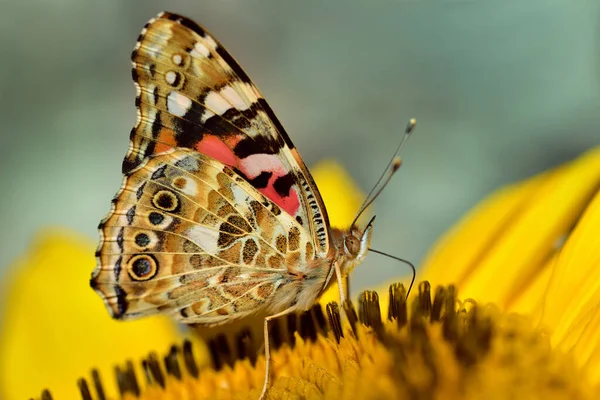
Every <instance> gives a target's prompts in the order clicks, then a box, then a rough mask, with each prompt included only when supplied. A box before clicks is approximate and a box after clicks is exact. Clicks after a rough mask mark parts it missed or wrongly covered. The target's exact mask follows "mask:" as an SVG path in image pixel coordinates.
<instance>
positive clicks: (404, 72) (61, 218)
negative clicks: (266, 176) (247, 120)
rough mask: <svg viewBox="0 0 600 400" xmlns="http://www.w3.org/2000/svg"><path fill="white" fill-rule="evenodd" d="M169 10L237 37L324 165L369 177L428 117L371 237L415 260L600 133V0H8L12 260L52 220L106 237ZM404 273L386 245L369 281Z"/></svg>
mask: <svg viewBox="0 0 600 400" xmlns="http://www.w3.org/2000/svg"><path fill="white" fill-rule="evenodd" d="M163 9H167V10H169V11H173V12H177V13H180V14H184V15H186V16H188V17H190V18H192V19H194V20H196V21H197V22H199V23H200V24H202V25H204V26H206V27H207V28H208V29H209V30H210V31H211V32H212V33H213V34H214V35H215V36H216V37H217V38H218V39H219V40H220V41H221V42H222V43H223V44H224V45H225V46H226V47H227V48H228V49H229V51H230V52H231V53H232V54H233V55H234V57H236V58H237V59H238V61H239V62H240V64H241V65H242V66H243V67H244V68H245V69H246V71H247V72H248V74H249V75H250V76H251V77H252V78H253V79H254V81H255V82H256V84H257V85H258V87H259V88H260V89H261V90H262V91H263V93H264V94H265V96H266V97H267V99H268V101H269V102H270V104H271V106H272V107H273V108H274V110H275V111H276V113H277V114H278V116H279V118H280V119H281V120H282V123H283V124H284V126H285V127H286V129H287V131H288V133H289V134H290V136H291V137H292V139H293V140H294V142H295V143H296V145H297V147H298V148H299V150H300V152H301V154H302V155H303V157H304V159H305V161H306V163H307V164H308V165H309V166H311V165H314V164H315V163H317V162H318V161H319V160H321V159H324V158H334V159H336V160H337V161H339V162H340V163H341V164H342V165H343V166H344V167H345V168H346V169H347V170H348V171H349V173H350V174H351V175H352V176H353V177H354V178H355V180H356V181H357V182H358V184H359V185H360V187H361V188H362V189H363V190H364V191H368V189H370V187H371V185H372V184H373V183H374V182H375V180H376V179H377V177H378V175H379V173H380V171H381V169H382V168H383V167H384V165H385V164H386V163H387V161H388V158H389V157H390V155H391V150H392V148H394V147H395V146H396V144H397V143H398V140H399V138H400V136H401V133H402V130H403V128H404V126H405V123H406V121H407V120H408V119H409V118H411V117H416V118H417V119H418V121H419V126H418V128H417V131H416V134H415V136H414V137H413V138H412V140H411V142H410V143H409V146H408V148H407V151H405V153H404V165H403V168H402V171H401V173H400V174H399V175H398V176H397V177H396V178H395V179H394V180H393V182H392V183H391V184H390V185H389V188H388V189H387V190H386V191H385V193H384V195H383V196H381V197H380V199H379V200H378V201H377V203H376V207H375V211H376V213H377V214H378V216H379V218H378V220H377V225H376V228H375V232H374V237H373V247H375V248H377V249H380V250H383V251H388V252H391V253H393V254H395V255H398V256H401V257H404V258H408V259H410V260H413V261H414V262H416V263H418V262H419V260H421V258H422V257H423V255H424V254H425V251H426V250H427V248H428V247H429V246H430V245H431V244H432V243H433V242H434V240H435V239H436V238H437V237H438V236H439V235H440V234H441V233H442V232H444V231H445V230H446V229H447V228H448V227H450V226H451V225H452V223H454V222H455V221H456V220H457V219H458V218H459V217H460V216H461V215H462V214H464V213H465V212H466V211H467V210H468V209H469V208H470V207H472V206H473V205H474V204H476V202H477V201H479V200H480V199H481V198H482V197H483V196H484V195H486V194H488V193H490V192H491V191H492V190H494V189H495V188H497V187H499V186H501V185H504V184H507V183H511V182H514V181H517V180H519V179H522V178H525V177H527V176H530V175H531V174H534V173H537V172H539V171H542V170H544V169H547V168H549V167H552V166H555V165H557V164H559V163H561V162H564V161H566V160H569V159H571V158H573V157H575V156H576V155H578V154H580V153H582V152H583V151H585V150H586V149H588V148H590V147H592V146H595V145H598V144H600V133H599V128H600V115H599V114H600V113H599V110H600V107H599V106H600V94H599V93H600V92H599V90H598V89H599V71H600V58H599V40H598V37H599V33H600V30H599V27H600V25H599V16H600V14H599V11H600V3H599V2H598V1H592V0H590V1H585V0H560V1H559V0H497V1H484V0H474V1H439V0H430V1H418V0H414V1H400V0H398V1H391V0H390V1H381V2H378V1H348V0H335V1H334V0H328V1H312V0H310V1H306V0H305V1H296V2H281V1H279V0H269V1H266V0H263V1H250V0H237V1H235V0H223V1H211V2H209V1H169V2H166V1H148V0H144V1H117V0H101V1H78V2H76V1H62V0H53V1H17V0H11V1H6V0H4V1H1V0H0V52H1V54H2V58H1V62H0V68H1V71H2V73H1V74H0V119H1V121H2V130H1V135H2V145H1V146H0V171H1V174H0V188H1V189H0V190H1V193H2V196H0V221H1V225H2V229H0V276H3V275H5V273H6V271H7V268H8V265H9V264H10V262H11V261H12V260H14V259H15V257H17V256H18V255H19V254H21V253H22V252H23V251H24V250H25V249H26V247H27V245H28V243H29V241H30V239H31V238H32V235H34V234H35V233H36V232H37V231H38V230H39V229H40V228H42V227H46V226H56V225H59V226H66V227H71V228H73V229H75V230H77V231H80V232H82V233H83V234H85V235H88V236H90V237H94V238H95V237H96V235H97V234H96V226H97V224H98V222H99V221H100V219H101V218H102V217H103V216H104V215H105V213H106V212H107V211H108V209H109V201H110V199H111V198H112V196H113V194H114V193H115V192H116V190H117V189H118V187H119V185H120V182H121V173H120V167H121V160H122V158H123V155H124V154H125V151H126V149H127V144H128V136H129V131H130V129H131V126H132V124H133V122H134V119H135V111H134V105H133V102H134V88H133V84H132V83H131V80H130V79H131V78H130V76H131V74H130V61H129V56H130V53H131V51H132V49H133V45H134V43H135V40H136V37H137V35H138V33H139V31H140V29H141V27H142V26H143V25H144V23H145V22H146V21H147V20H148V19H149V18H151V17H153V16H154V15H155V14H156V13H158V12H159V11H161V10H163ZM90 272H91V271H90ZM407 273H408V271H407V270H406V268H405V267H404V266H399V265H396V264H394V263H392V262H390V261H388V260H386V259H384V258H381V257H379V256H376V255H371V256H370V257H369V258H368V260H367V262H366V263H365V265H363V266H361V267H360V268H358V269H357V270H356V271H355V275H354V280H353V282H354V288H355V289H357V288H364V287H367V286H373V285H375V284H377V283H379V282H381V281H383V280H385V279H389V278H390V277H392V276H398V275H404V274H407ZM83 284H87V283H86V282H83Z"/></svg>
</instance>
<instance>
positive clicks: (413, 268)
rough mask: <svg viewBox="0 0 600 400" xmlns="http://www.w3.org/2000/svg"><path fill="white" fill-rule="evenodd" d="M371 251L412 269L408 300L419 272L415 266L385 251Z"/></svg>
mask: <svg viewBox="0 0 600 400" xmlns="http://www.w3.org/2000/svg"><path fill="white" fill-rule="evenodd" d="M369 251H372V252H373V253H377V254H381V255H382V256H386V257H389V258H392V259H394V260H396V261H399V262H401V263H403V264H406V265H408V266H409V267H410V269H412V279H411V281H410V286H409V287H408V292H406V298H407V299H408V295H409V294H410V290H411V289H412V287H413V284H414V283H415V279H416V277H417V270H416V268H415V266H414V265H413V263H411V262H410V261H408V260H405V259H404V258H400V257H396V256H393V255H391V254H388V253H384V252H383V251H379V250H375V249H371V248H369Z"/></svg>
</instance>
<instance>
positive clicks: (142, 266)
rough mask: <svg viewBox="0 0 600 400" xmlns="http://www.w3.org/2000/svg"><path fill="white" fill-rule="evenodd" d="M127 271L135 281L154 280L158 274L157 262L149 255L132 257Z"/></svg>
mask: <svg viewBox="0 0 600 400" xmlns="http://www.w3.org/2000/svg"><path fill="white" fill-rule="evenodd" d="M136 239H137V238H136ZM127 269H128V271H129V276H130V277H131V279H133V280H135V281H147V280H148V279H152V278H153V277H154V276H155V275H156V273H157V272H158V266H157V263H156V260H155V259H154V258H152V257H151V256H150V255H148V254H140V255H137V256H134V257H132V258H131V260H129V263H128V268H127Z"/></svg>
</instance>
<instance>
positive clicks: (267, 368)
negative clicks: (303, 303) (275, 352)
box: [259, 308, 296, 400]
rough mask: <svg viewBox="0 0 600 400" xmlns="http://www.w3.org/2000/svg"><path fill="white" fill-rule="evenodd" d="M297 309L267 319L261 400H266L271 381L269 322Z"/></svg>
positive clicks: (290, 309) (289, 309)
mask: <svg viewBox="0 0 600 400" xmlns="http://www.w3.org/2000/svg"><path fill="white" fill-rule="evenodd" d="M295 310H296V309H295V308H288V309H287V310H284V311H282V312H280V313H277V314H275V315H269V316H268V317H265V329H264V340H265V382H264V384H263V388H262V392H261V394H260V397H259V400H264V399H265V398H266V395H267V389H268V388H269V383H270V380H271V344H270V342H269V322H270V321H271V320H273V319H276V318H279V317H283V316H284V315H287V314H290V313H292V312H294V311H295Z"/></svg>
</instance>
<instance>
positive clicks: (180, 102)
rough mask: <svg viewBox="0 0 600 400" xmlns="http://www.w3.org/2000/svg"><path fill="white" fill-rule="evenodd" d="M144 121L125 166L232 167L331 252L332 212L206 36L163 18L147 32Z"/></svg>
mask: <svg viewBox="0 0 600 400" xmlns="http://www.w3.org/2000/svg"><path fill="white" fill-rule="evenodd" d="M132 61H133V72H132V73H133V79H134V82H135V84H136V90H137V99H136V105H137V107H138V118H137V122H136V126H135V127H134V129H133V130H132V133H131V141H130V147H129V151H128V153H127V156H126V157H125V161H124V163H123V171H124V172H128V171H131V170H132V169H134V168H136V167H137V166H138V165H140V164H141V163H142V162H143V160H144V159H145V158H146V157H147V156H149V155H152V154H157V153H161V152H163V151H166V150H168V149H170V148H174V147H185V148H190V149H194V150H196V151H198V152H200V153H202V154H205V155H208V156H210V157H212V158H214V159H216V160H219V161H220V162H222V163H223V164H225V165H227V166H229V167H231V168H232V169H233V170H234V171H235V172H236V173H237V174H238V175H239V176H241V177H242V178H243V179H245V180H246V181H247V182H249V183H250V184H251V185H252V186H253V187H254V188H255V189H257V190H258V191H260V192H261V193H262V194H263V195H265V196H266V197H268V198H269V199H270V200H271V201H273V202H274V203H275V204H277V205H278V206H279V207H280V208H281V209H282V210H283V211H284V212H286V213H288V214H289V215H291V216H292V217H294V218H295V219H296V221H297V222H298V223H299V224H300V226H301V227H302V229H304V230H306V231H307V232H309V233H310V235H311V236H312V237H313V238H314V245H315V251H316V252H317V254H318V255H320V256H323V257H324V256H326V255H327V254H328V252H329V249H330V238H329V227H328V220H327V213H326V211H325V208H324V205H323V202H322V200H321V197H320V195H319V193H318V190H317V188H316V185H315V184H314V182H313V180H312V177H311V176H310V174H309V172H308V170H307V168H306V166H305V165H304V162H303V161H302V159H301V157H300V156H299V154H298V152H297V150H296V149H295V148H294V145H293V143H292V142H291V140H290V139H289V137H288V135H287V134H286V132H285V130H284V129H283V127H282V126H281V124H280V122H279V121H278V120H277V118H276V117H275V115H274V113H273V111H272V110H271V108H270V107H269V105H268V104H267V102H266V101H265V100H264V98H263V96H262V94H261V93H260V91H259V90H258V89H257V88H256V87H255V85H254V84H253V83H252V82H251V80H250V79H249V78H248V76H247V75H246V74H245V73H244V71H243V70H242V68H241V67H240V66H239V65H238V63H237V62H236V61H235V60H234V59H233V57H231V56H230V55H229V53H228V52H227V51H226V50H225V49H224V47H223V46H222V45H221V44H220V43H219V42H217V41H216V40H215V39H214V38H213V37H212V36H211V35H210V34H209V33H208V32H207V31H206V30H205V29H203V28H202V27H200V26H199V25H197V24H196V23H195V22H193V21H191V20H189V19H187V18H185V17H182V16H179V15H176V14H171V13H162V14H160V15H159V16H158V17H157V18H155V19H153V20H151V21H150V22H149V23H148V24H147V25H146V26H145V27H144V29H143V30H142V33H141V34H140V37H139V38H138V42H137V44H136V49H135V51H134V52H133V55H132Z"/></svg>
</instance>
